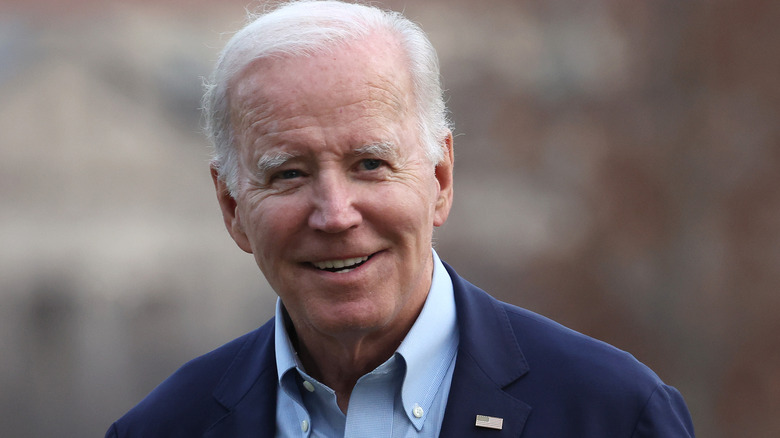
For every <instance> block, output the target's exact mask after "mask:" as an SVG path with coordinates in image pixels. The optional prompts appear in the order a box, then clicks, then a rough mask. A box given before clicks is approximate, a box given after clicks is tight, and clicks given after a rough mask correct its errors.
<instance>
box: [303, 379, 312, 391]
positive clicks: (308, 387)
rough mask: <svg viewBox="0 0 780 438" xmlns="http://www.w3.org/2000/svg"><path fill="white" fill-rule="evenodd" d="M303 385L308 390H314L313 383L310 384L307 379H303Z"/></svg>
mask: <svg viewBox="0 0 780 438" xmlns="http://www.w3.org/2000/svg"><path fill="white" fill-rule="evenodd" d="M303 387H304V388H306V390H307V391H309V392H314V385H312V384H311V382H309V381H308V380H304V381H303Z"/></svg>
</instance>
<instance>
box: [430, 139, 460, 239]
mask: <svg viewBox="0 0 780 438" xmlns="http://www.w3.org/2000/svg"><path fill="white" fill-rule="evenodd" d="M452 146H453V144H452V133H451V132H450V133H447V137H445V138H444V140H443V141H442V144H441V147H442V148H443V149H444V159H443V160H442V161H441V162H440V163H439V164H437V165H436V181H437V182H438V183H439V192H438V195H437V198H436V209H435V211H434V215H433V225H434V226H436V227H440V226H442V225H444V222H446V221H447V217H448V216H449V215H450V208H451V207H452V172H453V167H454V165H455V153H454V151H453V149H452Z"/></svg>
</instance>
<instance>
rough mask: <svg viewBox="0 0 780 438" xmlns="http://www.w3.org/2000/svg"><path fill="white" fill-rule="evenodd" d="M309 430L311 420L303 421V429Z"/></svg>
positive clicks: (304, 430)
mask: <svg viewBox="0 0 780 438" xmlns="http://www.w3.org/2000/svg"><path fill="white" fill-rule="evenodd" d="M308 430H309V422H308V421H306V420H303V421H301V431H303V432H304V433H306V432H307V431H308Z"/></svg>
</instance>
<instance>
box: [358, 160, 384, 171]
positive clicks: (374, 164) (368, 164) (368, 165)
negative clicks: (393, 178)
mask: <svg viewBox="0 0 780 438" xmlns="http://www.w3.org/2000/svg"><path fill="white" fill-rule="evenodd" d="M382 163H383V161H382V160H377V159H376V158H366V159H365V160H360V167H362V168H363V169H364V170H376V169H379V167H381V166H382Z"/></svg>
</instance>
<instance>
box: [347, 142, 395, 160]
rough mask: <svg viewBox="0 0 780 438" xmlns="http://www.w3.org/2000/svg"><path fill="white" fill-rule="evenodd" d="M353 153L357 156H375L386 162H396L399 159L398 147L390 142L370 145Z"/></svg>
mask: <svg viewBox="0 0 780 438" xmlns="http://www.w3.org/2000/svg"><path fill="white" fill-rule="evenodd" d="M353 153H354V154H355V155H356V156H361V155H373V156H376V157H379V158H382V159H384V160H395V159H397V158H398V147H397V146H396V145H395V144H393V143H390V142H378V143H370V144H367V145H365V146H361V147H359V148H357V149H355V150H354V151H353Z"/></svg>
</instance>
